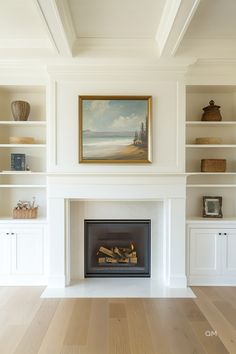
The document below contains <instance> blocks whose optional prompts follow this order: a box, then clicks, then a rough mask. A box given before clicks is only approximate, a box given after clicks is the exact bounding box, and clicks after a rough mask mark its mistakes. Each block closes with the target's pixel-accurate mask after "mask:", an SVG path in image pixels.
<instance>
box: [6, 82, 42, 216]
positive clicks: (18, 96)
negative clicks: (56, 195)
mask: <svg viewBox="0 0 236 354" xmlns="http://www.w3.org/2000/svg"><path fill="white" fill-rule="evenodd" d="M16 100H23V101H27V102H29V103H30V107H31V109H30V115H29V118H28V120H27V121H14V119H13V116H12V113H11V102H12V101H16ZM0 107H1V109H0V195H1V204H0V219H5V218H9V219H11V217H12V210H13V207H14V206H15V205H16V203H17V201H18V200H31V199H32V197H36V203H37V204H38V205H39V211H38V212H39V217H40V218H46V215H47V211H46V200H47V198H46V195H47V193H46V191H47V188H46V170H47V162H46V161H47V159H46V156H47V154H46V151H47V141H46V137H47V122H46V90H45V87H41V86H14V85H13V86H0ZM12 136H19V137H33V138H34V139H35V143H34V144H11V143H10V141H9V138H10V137H12ZM11 153H23V154H25V155H26V164H27V165H28V166H29V168H30V172H28V171H21V172H14V171H11Z"/></svg>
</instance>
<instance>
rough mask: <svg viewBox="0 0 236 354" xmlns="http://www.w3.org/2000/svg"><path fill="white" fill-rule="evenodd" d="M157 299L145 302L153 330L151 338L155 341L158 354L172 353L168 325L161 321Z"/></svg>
mask: <svg viewBox="0 0 236 354" xmlns="http://www.w3.org/2000/svg"><path fill="white" fill-rule="evenodd" d="M157 301H158V300H157V299H155V300H154V299H147V300H145V301H144V307H145V312H146V314H147V320H148V323H149V328H151V336H152V340H153V345H154V350H155V353H156V354H167V353H171V348H170V345H169V340H168V335H169V334H168V330H169V326H168V323H166V322H164V321H162V320H161V318H160V316H159V313H158V308H157V306H156V305H157Z"/></svg>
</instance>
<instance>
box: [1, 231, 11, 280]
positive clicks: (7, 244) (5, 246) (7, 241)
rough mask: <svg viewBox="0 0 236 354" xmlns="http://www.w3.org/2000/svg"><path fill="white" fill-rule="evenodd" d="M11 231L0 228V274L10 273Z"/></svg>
mask: <svg viewBox="0 0 236 354" xmlns="http://www.w3.org/2000/svg"><path fill="white" fill-rule="evenodd" d="M11 239H12V236H11V233H10V231H9V230H7V229H0V274H10V273H11Z"/></svg>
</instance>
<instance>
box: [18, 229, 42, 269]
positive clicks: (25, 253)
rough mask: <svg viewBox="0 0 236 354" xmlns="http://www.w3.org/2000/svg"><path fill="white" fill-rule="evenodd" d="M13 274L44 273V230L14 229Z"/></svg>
mask: <svg viewBox="0 0 236 354" xmlns="http://www.w3.org/2000/svg"><path fill="white" fill-rule="evenodd" d="M13 240H14V241H13V252H12V254H13V260H12V261H13V262H12V268H13V269H12V272H13V273H15V274H42V273H43V229H42V228H40V227H38V228H36V227H32V228H30V227H27V228H17V229H14V237H13Z"/></svg>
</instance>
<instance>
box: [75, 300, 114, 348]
mask: <svg viewBox="0 0 236 354" xmlns="http://www.w3.org/2000/svg"><path fill="white" fill-rule="evenodd" d="M108 302H109V301H108V299H93V302H92V305H91V315H90V321H89V328H88V335H87V344H86V345H85V346H81V347H80V354H93V353H94V354H95V353H96V354H110V352H109V351H108V342H109V332H108V331H109V309H108V307H109V303H108Z"/></svg>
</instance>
